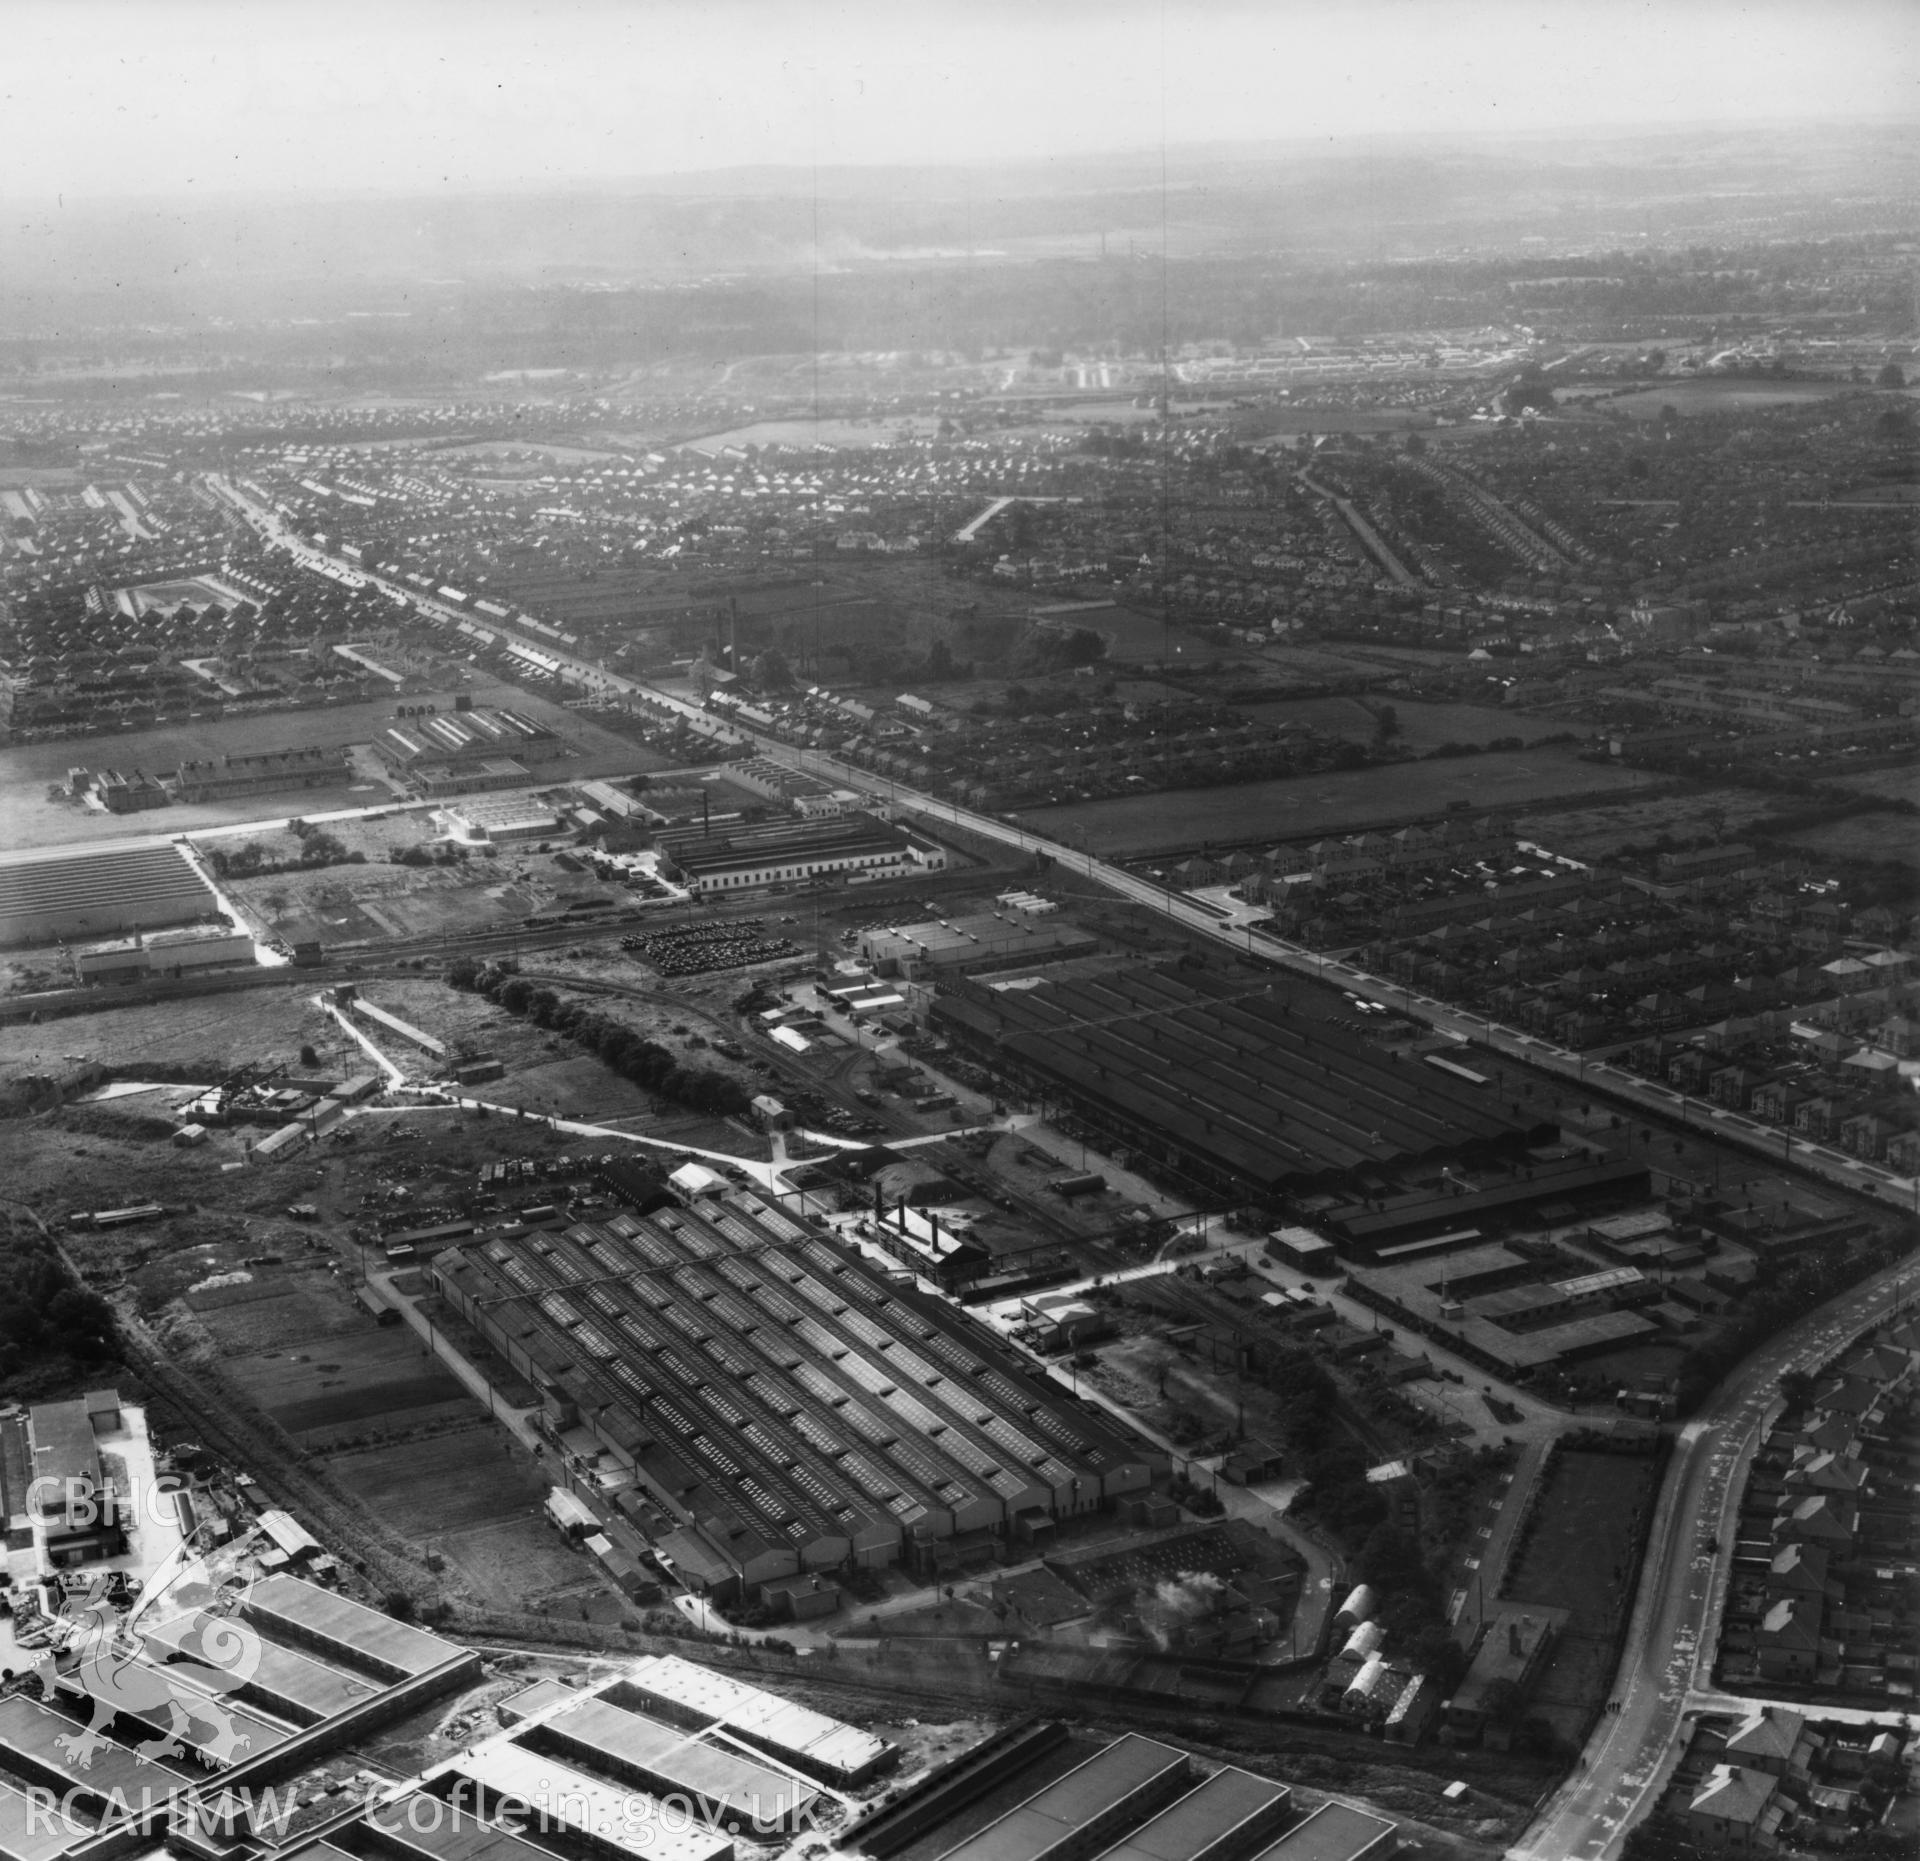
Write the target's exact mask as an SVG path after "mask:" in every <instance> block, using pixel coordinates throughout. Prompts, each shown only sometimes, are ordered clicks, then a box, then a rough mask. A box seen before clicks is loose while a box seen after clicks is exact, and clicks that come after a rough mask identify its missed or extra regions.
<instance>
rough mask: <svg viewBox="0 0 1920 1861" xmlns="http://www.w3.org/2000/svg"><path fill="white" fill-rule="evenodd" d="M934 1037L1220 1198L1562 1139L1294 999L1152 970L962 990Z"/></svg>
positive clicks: (948, 994)
mask: <svg viewBox="0 0 1920 1861" xmlns="http://www.w3.org/2000/svg"><path fill="white" fill-rule="evenodd" d="M929 1018H930V1021H931V1024H932V1026H933V1028H934V1029H935V1030H936V1031H937V1032H939V1033H943V1034H946V1035H948V1036H949V1037H950V1038H951V1039H952V1040H953V1041H954V1042H955V1043H956V1044H957V1045H959V1046H961V1047H963V1048H964V1049H966V1050H967V1051H968V1052H969V1053H971V1054H974V1055H976V1056H978V1057H979V1058H980V1059H981V1060H982V1061H983V1062H984V1063H986V1064H987V1065H989V1066H992V1067H993V1068H994V1069H995V1070H996V1071H999V1072H1002V1073H1005V1074H1010V1075H1011V1076H1012V1077H1013V1078H1015V1079H1016V1080H1018V1081H1020V1082H1021V1083H1023V1084H1027V1085H1031V1086H1032V1087H1034V1088H1035V1089H1037V1090H1041V1091H1045V1092H1048V1093H1051V1094H1055V1095H1059V1096H1064V1097H1065V1098H1066V1099H1067V1100H1068V1102H1069V1103H1070V1104H1071V1105H1072V1106H1073V1108H1074V1109H1075V1110H1076V1111H1077V1112H1078V1113H1079V1114H1080V1115H1081V1116H1083V1117H1084V1118H1086V1119H1087V1120H1088V1122H1090V1123H1091V1124H1093V1125H1095V1126H1096V1127H1097V1128H1101V1129H1104V1130H1107V1131H1110V1132H1112V1133H1113V1134H1114V1135H1116V1136H1117V1137H1119V1138H1120V1139H1121V1141H1123V1142H1125V1143H1127V1144H1129V1145H1131V1146H1132V1147H1134V1148H1135V1149H1137V1150H1139V1151H1141V1152H1143V1153H1145V1155H1147V1156H1148V1157H1150V1158H1152V1159H1154V1160H1156V1161H1160V1162H1165V1163H1169V1164H1172V1165H1173V1166H1174V1167H1176V1168H1181V1169H1184V1170H1186V1171H1188V1172H1190V1173H1191V1174H1194V1175H1196V1176H1198V1177H1200V1178H1201V1179H1203V1180H1205V1181H1208V1182H1212V1183H1216V1184H1218V1185H1219V1186H1220V1187H1222V1188H1235V1187H1237V1188H1240V1189H1242V1190H1243V1191H1244V1189H1245V1188H1246V1187H1247V1186H1249V1185H1251V1186H1252V1187H1253V1188H1255V1189H1256V1190H1257V1191H1259V1192H1260V1193H1264V1194H1272V1193H1277V1192H1279V1191H1281V1190H1284V1189H1305V1188H1311V1187H1318V1186H1328V1185H1334V1184H1338V1183H1341V1182H1343V1181H1350V1180H1352V1179H1354V1178H1355V1177H1357V1176H1359V1175H1361V1174H1362V1173H1370V1172H1379V1171H1392V1170H1395V1169H1398V1168H1404V1167H1407V1166H1410V1165H1415V1164H1419V1163H1422V1162H1426V1161H1429V1160H1432V1159H1435V1158H1440V1157H1448V1158H1457V1159H1460V1160H1463V1161H1472V1160H1485V1161H1489V1162H1491V1161H1493V1160H1496V1159H1499V1158H1502V1157H1514V1156H1518V1155H1520V1154H1522V1153H1523V1152H1524V1151H1525V1149H1526V1147H1527V1146H1528V1145H1529V1144H1530V1143H1538V1142H1541V1141H1543V1140H1545V1139H1548V1138H1551V1137H1553V1136H1556V1135H1557V1132H1556V1130H1555V1127H1554V1126H1552V1125H1551V1124H1545V1125H1543V1124H1541V1123H1539V1122H1538V1121H1537V1119H1535V1118H1532V1117H1530V1116H1528V1115H1526V1114H1521V1113H1514V1112H1511V1111H1510V1110H1509V1108H1508V1107H1507V1105H1505V1104H1504V1103H1502V1102H1501V1101H1499V1100H1497V1099H1494V1098H1492V1097H1491V1096H1490V1095H1489V1094H1488V1093H1486V1092H1484V1091H1480V1090H1478V1089H1477V1088H1475V1087H1474V1086H1473V1085H1471V1084H1470V1083H1468V1082H1466V1081H1464V1080H1454V1079H1451V1078H1449V1077H1448V1076H1446V1075H1445V1074H1440V1073H1434V1072H1431V1071H1429V1070H1426V1069H1422V1068H1419V1067H1416V1066H1412V1065H1410V1064H1408V1063H1407V1062H1405V1061H1404V1060H1400V1059H1398V1058H1396V1057H1395V1056H1394V1055H1393V1054H1392V1053H1390V1052H1388V1051H1387V1050H1385V1049H1383V1048H1380V1047H1376V1046H1374V1045H1372V1044H1371V1043H1370V1042H1367V1041H1365V1040H1362V1039H1360V1038H1359V1037H1358V1036H1357V1035H1354V1034H1350V1033H1348V1032H1346V1031H1345V1030H1343V1029H1340V1028H1338V1027H1335V1026H1332V1025H1330V1024H1329V1023H1326V1022H1323V1021H1318V1020H1314V1019H1312V1018H1310V1017H1308V1016H1306V1015H1296V1014H1294V1013H1292V1012H1291V1011H1290V1006H1289V1003H1288V1001H1287V998H1286V995H1285V993H1284V992H1283V990H1282V988H1279V987H1276V986H1275V985H1273V984H1272V983H1269V982H1265V981H1254V980H1252V979H1250V978H1248V977H1244V976H1241V977H1225V976H1223V977H1213V976H1208V975H1191V976H1189V975H1176V974H1174V973H1172V972H1171V971H1162V970H1154V969H1146V970H1137V971H1127V972H1124V973H1122V972H1114V973H1110V974H1104V975H1098V976H1087V977H1073V978H1070V979H1052V978H1047V977H1042V978H1040V979H1038V980H1037V981H1036V982H1035V983H1034V985H1033V986H1032V987H1031V988H1022V989H1000V990H996V989H993V988H991V987H989V986H987V985H984V984H982V983H979V982H974V981H962V980H957V979H956V980H955V981H953V982H952V983H950V984H949V985H947V986H946V987H944V988H943V989H942V990H941V992H940V994H939V995H938V996H937V997H936V999H935V1001H934V1003H933V1006H932V1008H931V1010H930V1015H929Z"/></svg>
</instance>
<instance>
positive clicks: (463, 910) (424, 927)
mask: <svg viewBox="0 0 1920 1861" xmlns="http://www.w3.org/2000/svg"><path fill="white" fill-rule="evenodd" d="M370 827H371V830H372V832H373V833H376V834H379V835H381V836H382V837H384V838H385V839H387V840H389V841H391V842H392V843H393V844H395V845H399V846H407V845H414V844H417V843H419V842H422V841H426V840H430V839H432V838H433V837H434V834H435V829H434V825H433V822H432V820H431V819H430V818H429V817H428V816H426V815H423V814H406V815H403V816H400V817H398V818H397V819H393V818H390V819H388V820H386V821H382V822H377V823H372V824H370ZM366 836H367V828H365V827H363V826H362V824H359V823H354V824H351V825H349V824H344V823H343V829H342V832H341V835H340V837H341V839H342V840H343V841H346V842H348V844H349V845H350V846H351V843H352V841H353V840H354V839H355V838H357V837H359V838H364V837H366ZM555 838H556V839H562V838H565V836H563V835H560V834H558V833H556V835H555ZM261 839H262V844H263V845H265V847H266V848H267V850H268V852H269V853H270V854H272V855H273V856H275V857H286V856H289V855H291V854H292V853H293V852H294V851H295V850H296V848H295V844H294V842H293V841H292V839H291V838H290V837H289V836H286V835H271V836H267V835H263V836H262V837H261ZM227 844H228V845H229V846H232V845H237V844H240V843H239V842H237V841H229V842H228V843H227ZM226 890H227V892H228V895H229V896H230V897H231V898H232V899H233V900H234V902H235V903H236V904H239V905H241V906H243V907H244V908H245V909H246V910H247V911H248V912H249V913H250V914H252V915H253V916H255V917H257V918H260V919H262V920H264V921H265V922H267V923H269V924H272V925H275V926H281V927H284V926H285V925H286V924H288V923H289V922H290V921H295V922H297V921H299V920H302V919H308V918H311V919H314V920H316V921H317V922H318V923H319V924H320V926H321V931H322V935H323V938H324V941H325V942H326V943H327V944H328V945H329V946H333V945H341V944H350V943H384V942H387V941H389V940H391V939H394V938H405V937H422V936H427V937H431V936H437V935H441V934H453V933H458V932H462V931H471V930H482V929H488V928H495V927H499V926H505V925H511V924H519V923H523V922H524V921H525V920H526V919H527V918H529V917H532V916H534V915H535V914H536V913H539V912H544V911H551V910H554V909H557V908H564V907H565V906H567V905H569V904H571V903H575V902H585V901H587V900H589V899H602V900H607V901H614V900H618V901H619V902H621V903H622V904H624V903H625V902H626V895H625V894H624V893H622V892H621V891H619V890H618V889H617V888H613V887H609V886H606V885H603V884H602V883H601V882H600V881H599V880H597V879H595V878H594V876H593V875H592V874H591V873H589V872H569V871H567V870H566V868H565V867H563V866H560V865H558V864H556V863H555V861H554V859H553V856H552V855H551V854H548V853H539V852H535V851H533V850H532V849H531V848H530V847H522V848H516V847H512V846H509V847H506V848H503V849H502V850H501V852H500V854H499V856H498V857H497V858H493V859H487V858H484V857H480V856H477V855H476V856H475V857H472V858H470V859H468V860H467V861H465V862H464V863H462V864H459V865H454V866H399V865H395V864H393V863H392V861H391V860H390V859H389V858H388V857H387V852H386V850H385V849H384V848H380V849H376V850H375V851H372V852H369V853H368V856H367V863H366V864H365V865H340V866H323V867H320V868H318V869H316V870H313V871H308V872H280V873H273V874H271V875H269V876H268V877H266V878H260V879H242V880H233V881H229V882H227V884H226Z"/></svg>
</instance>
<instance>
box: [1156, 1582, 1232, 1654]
mask: <svg viewBox="0 0 1920 1861" xmlns="http://www.w3.org/2000/svg"><path fill="white" fill-rule="evenodd" d="M1226 1587H1227V1586H1226V1584H1225V1583H1224V1582H1222V1581H1221V1579H1220V1578H1219V1577H1216V1576H1215V1575H1214V1574H1213V1572H1212V1571H1210V1570H1183V1571H1182V1572H1181V1573H1180V1574H1179V1576H1177V1577H1170V1578H1168V1579H1167V1581H1166V1582H1164V1583H1159V1584H1156V1585H1155V1586H1154V1587H1153V1589H1152V1591H1151V1592H1150V1593H1148V1594H1145V1595H1143V1596H1142V1597H1141V1598H1140V1600H1139V1602H1138V1604H1137V1606H1136V1607H1137V1613H1138V1615H1139V1617H1140V1626H1141V1628H1142V1629H1144V1630H1145V1631H1146V1633H1147V1635H1148V1637H1149V1638H1150V1639H1151V1640H1152V1642H1153V1645H1154V1646H1155V1647H1156V1648H1158V1649H1159V1650H1160V1652H1161V1653H1162V1654H1165V1653H1166V1652H1167V1650H1168V1649H1169V1648H1171V1647H1172V1645H1173V1638H1174V1634H1175V1632H1176V1631H1177V1630H1179V1629H1181V1628H1184V1627H1185V1626H1186V1625H1187V1624H1188V1623H1189V1622H1204V1621H1205V1620H1206V1619H1207V1618H1208V1617H1209V1616H1210V1615H1212V1614H1213V1613H1214V1611H1215V1610H1216V1609H1217V1608H1219V1606H1220V1595H1221V1592H1222V1591H1223V1590H1225V1589H1226Z"/></svg>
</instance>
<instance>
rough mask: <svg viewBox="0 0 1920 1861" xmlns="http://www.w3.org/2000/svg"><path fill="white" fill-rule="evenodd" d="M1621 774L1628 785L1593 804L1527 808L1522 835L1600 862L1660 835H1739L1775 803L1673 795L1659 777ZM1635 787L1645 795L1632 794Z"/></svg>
mask: <svg viewBox="0 0 1920 1861" xmlns="http://www.w3.org/2000/svg"><path fill="white" fill-rule="evenodd" d="M1624 773H1625V775H1626V777H1627V782H1628V786H1626V787H1624V788H1622V789H1620V790H1618V791H1617V792H1616V794H1615V795H1614V797H1613V798H1612V799H1611V800H1608V801H1606V802H1604V803H1601V804H1599V805H1597V806H1593V807H1580V808H1543V809H1540V810H1537V811H1536V810H1532V809H1529V810H1528V811H1527V812H1525V813H1523V814H1522V815H1521V816H1520V832H1521V834H1522V835H1523V836H1524V837H1525V838H1527V839H1529V840H1537V841H1538V842H1539V843H1540V844H1541V845H1542V846H1546V847H1551V848H1552V849H1553V851H1554V852H1556V853H1565V854H1567V855H1569V856H1570V857H1572V858H1574V859H1604V858H1605V857H1606V856H1607V855H1608V854H1610V853H1612V852H1614V851H1615V850H1616V849H1617V848H1619V847H1622V846H1628V845H1640V846H1645V845H1648V844H1650V843H1651V842H1653V841H1655V840H1657V839H1658V838H1659V837H1660V836H1661V835H1662V834H1671V835H1673V836H1674V838H1675V839H1678V840H1691V839H1696V838H1698V837H1700V836H1702V835H1705V834H1709V833H1716V832H1719V831H1721V830H1722V829H1723V828H1724V830H1725V832H1726V833H1727V834H1729V835H1730V836H1732V835H1738V834H1740V833H1741V832H1743V831H1744V830H1745V829H1747V828H1748V827H1749V826H1751V824H1752V823H1753V822H1755V821H1758V820H1763V819H1765V817H1766V816H1768V815H1769V814H1771V813H1772V812H1773V811H1774V808H1775V806H1776V805H1777V801H1776V798H1775V797H1773V796H1770V795H1761V794H1756V793H1755V792H1754V791H1752V790H1751V789H1744V788H1687V789H1684V790H1681V791H1679V792H1675V791H1674V789H1673V788H1671V787H1670V786H1668V785H1666V784H1665V783H1664V781H1663V780H1662V779H1661V778H1659V777H1651V776H1644V775H1643V776H1640V777H1638V778H1636V777H1635V776H1634V774H1633V772H1632V771H1631V770H1628V771H1625V772H1624ZM1635 789H1646V790H1648V791H1649V792H1648V793H1646V794H1645V795H1637V794H1635V793H1634V790H1635Z"/></svg>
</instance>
